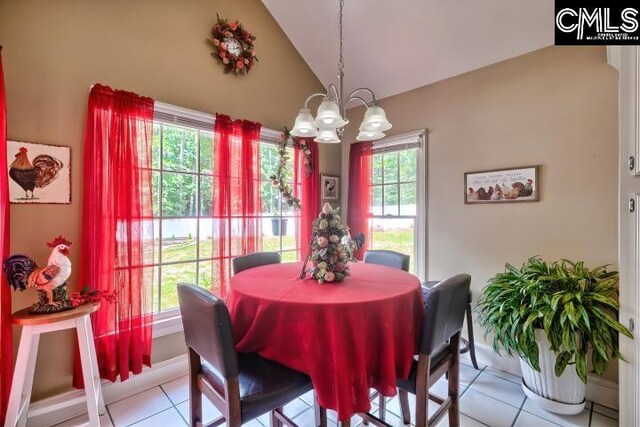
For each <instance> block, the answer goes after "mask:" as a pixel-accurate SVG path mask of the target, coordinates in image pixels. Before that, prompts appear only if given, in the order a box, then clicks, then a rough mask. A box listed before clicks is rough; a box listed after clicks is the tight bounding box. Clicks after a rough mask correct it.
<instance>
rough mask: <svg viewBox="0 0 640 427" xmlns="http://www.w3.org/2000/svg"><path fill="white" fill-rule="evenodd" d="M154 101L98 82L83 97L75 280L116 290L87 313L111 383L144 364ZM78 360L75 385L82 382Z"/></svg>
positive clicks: (148, 335) (149, 317)
mask: <svg viewBox="0 0 640 427" xmlns="http://www.w3.org/2000/svg"><path fill="white" fill-rule="evenodd" d="M153 106H154V101H153V99H151V98H144V97H141V96H138V95H136V94H134V93H130V92H125V91H120V90H112V89H111V88H109V87H106V86H102V85H99V84H97V85H95V86H94V87H93V88H92V90H91V93H90V95H89V109H88V114H87V123H86V128H85V135H84V180H83V206H82V209H83V210H82V214H83V217H82V247H81V249H82V255H81V257H80V260H81V264H80V273H79V283H80V284H81V285H83V286H84V285H87V286H89V288H90V289H96V290H100V291H107V292H114V293H115V295H116V302H115V303H113V304H107V303H103V304H102V306H101V307H100V310H98V312H96V313H95V314H94V315H93V316H92V323H93V332H94V335H95V344H96V353H97V356H98V366H99V368H100V376H101V377H102V378H106V379H108V380H111V381H115V379H116V378H117V377H118V376H120V380H121V381H124V380H126V379H127V378H128V377H129V373H130V372H133V373H134V374H136V373H139V372H141V371H142V366H143V365H148V366H150V364H151V340H152V331H151V327H152V323H153V314H152V313H153V280H152V277H153V267H150V265H151V264H152V263H153V253H154V240H153V220H152V218H153V206H152V189H151V169H150V168H151V142H152V137H153ZM77 359H78V358H76V364H75V368H76V369H75V372H74V374H75V375H74V385H76V386H81V384H82V376H81V375H80V372H81V371H80V369H79V368H80V366H79V363H78V360H77Z"/></svg>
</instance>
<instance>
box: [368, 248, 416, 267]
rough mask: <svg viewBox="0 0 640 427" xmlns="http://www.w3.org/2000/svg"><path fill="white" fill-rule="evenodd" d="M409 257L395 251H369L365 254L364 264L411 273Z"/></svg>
mask: <svg viewBox="0 0 640 427" xmlns="http://www.w3.org/2000/svg"><path fill="white" fill-rule="evenodd" d="M410 260H411V257H410V256H409V255H405V254H401V253H400V252H395V251H384V250H379V251H367V252H365V253H364V262H366V263H369V264H378V265H386V266H388V267H393V268H399V269H401V270H404V271H409V261H410Z"/></svg>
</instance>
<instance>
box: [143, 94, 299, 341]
mask: <svg viewBox="0 0 640 427" xmlns="http://www.w3.org/2000/svg"><path fill="white" fill-rule="evenodd" d="M156 124H165V125H169V126H178V127H184V128H187V129H190V130H197V131H198V141H197V150H198V151H199V150H200V140H199V138H200V132H199V131H206V132H211V133H212V134H214V135H213V137H214V138H215V131H214V129H215V116H213V115H212V114H207V113H203V112H200V111H196V110H191V109H188V108H183V107H179V106H175V105H171V104H167V103H163V102H157V101H156V102H155V106H154V118H153V125H154V126H155V125H156ZM280 134H281V132H279V131H276V130H273V129H269V128H265V127H262V129H261V131H260V144H263V143H265V144H273V145H276V146H277V144H278V141H279V140H280ZM151 138H153V135H152V136H151ZM159 154H160V156H162V154H163V151H162V135H161V148H160V153H159ZM196 161H197V162H198V165H197V168H196V171H189V172H187V171H173V170H165V169H164V167H163V164H162V158H160V162H159V163H158V165H157V167H156V166H154V165H152V167H151V172H152V173H155V172H159V173H160V175H159V179H160V181H159V185H160V190H159V193H158V196H159V197H162V172H169V173H178V174H185V175H192V176H194V177H195V178H196V179H198V182H197V186H196V198H197V211H196V215H195V216H193V217H192V216H171V217H164V216H163V215H162V212H160V211H159V212H158V216H155V215H153V217H152V220H153V221H154V222H155V221H156V220H157V221H159V222H158V227H159V236H158V239H161V238H162V231H161V229H162V220H163V219H195V220H196V221H197V222H198V224H197V231H198V232H199V227H200V225H199V221H200V220H201V219H203V218H204V219H206V218H207V217H203V216H201V215H200V181H199V180H200V177H202V176H214V174H213V172H212V173H202V172H201V171H200V158H199V155H197V156H196ZM260 181H261V182H263V181H264V180H263V179H262V176H261V175H260ZM152 185H153V184H152ZM292 185H293V183H292ZM158 203H159V205H158V209H161V207H162V202H161V199H160V200H159V201H158ZM279 211H280V216H275V215H271V216H262V212H261V218H283V216H282V213H283V212H282V205H281V204H280V209H279ZM284 217H285V218H290V219H293V220H294V221H295V220H296V219H297V216H296V215H295V212H293V213H291V216H284ZM155 238H156V236H154V239H155ZM158 242H159V244H160V245H161V244H162V241H161V240H158ZM260 245H262V239H261V240H260ZM199 246H200V245H199V235H198V236H196V254H195V259H190V260H181V261H175V262H174V261H172V262H168V263H163V262H162V250H161V248H158V259H154V260H153V263H152V265H150V266H149V267H153V268H154V269H155V268H156V266H160V265H173V264H185V263H196V264H199V263H200V262H206V261H209V259H201V258H200V254H199ZM279 248H280V251H279V253H281V254H282V253H284V252H296V251H297V250H298V248H297V242H296V248H294V249H292V250H288V249H285V250H284V251H283V250H282V236H280V240H279ZM154 273H155V272H154ZM157 279H158V280H157V283H155V280H156V277H155V274H154V292H158V293H161V290H162V281H161V280H162V277H161V275H160V273H159V272H158V277H157ZM154 305H155V301H154ZM160 307H161V297H160V296H158V311H154V312H153V317H154V321H153V338H154V339H155V338H158V337H162V336H166V335H171V334H174V333H178V332H181V331H182V330H183V326H182V316H181V314H180V308H179V307H174V308H170V309H167V310H160Z"/></svg>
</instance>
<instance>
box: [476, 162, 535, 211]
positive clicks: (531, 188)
mask: <svg viewBox="0 0 640 427" xmlns="http://www.w3.org/2000/svg"><path fill="white" fill-rule="evenodd" d="M538 169H539V166H525V167H519V168H509V169H496V170H489V171H480V172H466V173H465V174H464V203H465V204H467V205H471V204H493V203H513V202H537V201H538V200H540V198H539V196H540V195H539V192H538V184H539V182H538Z"/></svg>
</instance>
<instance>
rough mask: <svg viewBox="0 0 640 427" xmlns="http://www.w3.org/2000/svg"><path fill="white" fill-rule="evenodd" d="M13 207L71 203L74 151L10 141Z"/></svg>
mask: <svg viewBox="0 0 640 427" xmlns="http://www.w3.org/2000/svg"><path fill="white" fill-rule="evenodd" d="M7 150H8V152H7V163H8V165H7V168H8V170H9V201H10V202H11V203H45V204H47V203H48V204H69V203H71V148H70V147H60V146H56V145H47V144H37V143H33V142H20V141H7Z"/></svg>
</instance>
